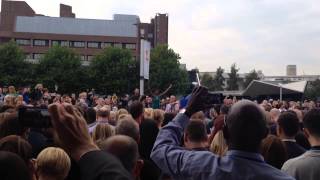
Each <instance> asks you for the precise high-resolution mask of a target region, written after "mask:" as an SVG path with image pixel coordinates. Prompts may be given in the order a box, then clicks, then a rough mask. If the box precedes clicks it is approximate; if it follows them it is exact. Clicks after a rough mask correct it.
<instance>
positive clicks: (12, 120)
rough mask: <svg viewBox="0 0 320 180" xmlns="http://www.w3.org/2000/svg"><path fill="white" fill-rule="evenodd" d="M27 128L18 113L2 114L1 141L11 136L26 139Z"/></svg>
mask: <svg viewBox="0 0 320 180" xmlns="http://www.w3.org/2000/svg"><path fill="white" fill-rule="evenodd" d="M26 132H27V128H24V127H23V126H22V125H21V123H20V122H19V120H18V114H17V113H16V112H4V113H0V139H1V138H3V137H6V136H9V135H18V136H21V137H26Z"/></svg>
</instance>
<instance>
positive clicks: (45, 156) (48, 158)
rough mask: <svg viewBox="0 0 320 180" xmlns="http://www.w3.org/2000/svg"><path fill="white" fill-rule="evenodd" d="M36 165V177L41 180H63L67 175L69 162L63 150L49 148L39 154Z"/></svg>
mask: <svg viewBox="0 0 320 180" xmlns="http://www.w3.org/2000/svg"><path fill="white" fill-rule="evenodd" d="M36 164H37V165H36V171H37V175H38V176H39V177H42V179H50V178H51V179H57V180H63V179H65V178H66V177H67V175H68V172H69V170H70V166H71V161H70V158H69V156H68V155H67V153H66V152H64V150H62V149H60V148H55V147H49V148H46V149H44V150H42V151H41V152H40V154H39V155H38V157H37V160H36Z"/></svg>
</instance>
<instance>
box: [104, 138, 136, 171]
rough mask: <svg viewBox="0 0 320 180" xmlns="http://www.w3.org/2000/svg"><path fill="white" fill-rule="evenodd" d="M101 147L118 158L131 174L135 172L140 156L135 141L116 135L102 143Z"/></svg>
mask: <svg viewBox="0 0 320 180" xmlns="http://www.w3.org/2000/svg"><path fill="white" fill-rule="evenodd" d="M99 147H100V149H101V150H103V151H107V152H109V153H111V154H113V155H114V156H116V157H117V158H118V159H119V160H120V161H121V163H122V165H123V166H124V167H125V168H126V169H127V170H128V171H129V172H132V171H133V168H134V166H135V163H136V162H137V160H138V156H139V154H138V145H137V143H136V141H135V140H134V139H132V138H130V137H129V136H124V135H115V136H112V137H110V138H108V139H106V140H104V141H102V142H101V143H100V144H99Z"/></svg>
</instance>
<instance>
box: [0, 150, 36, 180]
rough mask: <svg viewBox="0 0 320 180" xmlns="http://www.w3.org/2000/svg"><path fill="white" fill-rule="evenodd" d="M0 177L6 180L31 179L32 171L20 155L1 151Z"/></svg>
mask: <svg viewBox="0 0 320 180" xmlns="http://www.w3.org/2000/svg"><path fill="white" fill-rule="evenodd" d="M0 167H1V168H0V177H1V178H4V179H5V180H11V179H14V180H31V179H32V178H31V175H30V171H29V169H28V167H27V165H26V163H24V162H23V160H22V159H21V157H19V156H18V155H16V154H14V153H12V152H8V151H0Z"/></svg>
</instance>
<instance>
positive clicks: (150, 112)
mask: <svg viewBox="0 0 320 180" xmlns="http://www.w3.org/2000/svg"><path fill="white" fill-rule="evenodd" d="M153 115H154V114H153V109H152V108H145V109H144V118H145V119H153V117H154V116H153Z"/></svg>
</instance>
